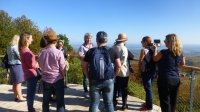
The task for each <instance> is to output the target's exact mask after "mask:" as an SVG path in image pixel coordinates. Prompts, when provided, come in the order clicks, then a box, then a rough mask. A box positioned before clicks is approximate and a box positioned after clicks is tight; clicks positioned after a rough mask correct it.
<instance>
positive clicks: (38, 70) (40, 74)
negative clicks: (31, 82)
mask: <svg viewBox="0 0 200 112" xmlns="http://www.w3.org/2000/svg"><path fill="white" fill-rule="evenodd" d="M36 72H37V77H38V80H40V79H41V78H42V74H43V73H42V70H41V69H40V68H36Z"/></svg>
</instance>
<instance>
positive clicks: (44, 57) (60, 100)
mask: <svg viewBox="0 0 200 112" xmlns="http://www.w3.org/2000/svg"><path fill="white" fill-rule="evenodd" d="M43 38H44V39H45V40H46V42H47V46H46V47H45V48H43V49H42V50H41V51H40V52H39V54H38V59H39V61H38V62H39V65H40V68H41V69H42V71H43V75H42V81H43V102H42V111H43V112H49V102H50V99H51V94H52V92H53V91H54V92H55V95H56V104H57V112H64V111H65V104H64V74H65V65H66V64H65V58H64V55H63V52H62V51H61V50H58V49H57V48H56V44H57V40H58V38H57V35H56V33H55V32H54V31H53V29H51V28H49V29H47V30H46V31H45V32H44V37H43Z"/></svg>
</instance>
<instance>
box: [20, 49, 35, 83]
mask: <svg viewBox="0 0 200 112" xmlns="http://www.w3.org/2000/svg"><path fill="white" fill-rule="evenodd" d="M20 58H21V63H22V68H23V71H24V79H25V80H27V79H29V78H31V77H34V76H37V73H36V71H35V69H36V61H35V55H34V54H33V52H32V51H31V50H30V49H29V48H22V49H21V50H20Z"/></svg>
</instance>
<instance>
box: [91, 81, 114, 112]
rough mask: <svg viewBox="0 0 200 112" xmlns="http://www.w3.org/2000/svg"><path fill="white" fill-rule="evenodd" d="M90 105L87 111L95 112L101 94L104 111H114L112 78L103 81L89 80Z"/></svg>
mask: <svg viewBox="0 0 200 112" xmlns="http://www.w3.org/2000/svg"><path fill="white" fill-rule="evenodd" d="M89 85H90V88H89V89H90V107H89V112H97V109H98V106H99V102H100V96H101V94H102V97H103V102H104V106H105V109H106V112H114V108H113V102H112V100H113V89H114V80H113V79H109V80H105V81H96V80H90V84H89Z"/></svg>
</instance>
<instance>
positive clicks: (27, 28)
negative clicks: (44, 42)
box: [14, 15, 42, 53]
mask: <svg viewBox="0 0 200 112" xmlns="http://www.w3.org/2000/svg"><path fill="white" fill-rule="evenodd" d="M14 23H15V27H16V29H17V32H18V33H19V34H21V33H23V32H29V33H31V34H32V36H33V43H32V44H31V46H30V48H31V49H32V50H33V51H34V52H35V53H37V52H38V51H39V43H40V39H41V37H42V32H41V31H40V30H39V28H38V26H37V25H35V24H34V23H33V22H32V21H31V20H30V19H28V18H26V16H25V15H22V16H21V17H18V18H16V19H15V20H14Z"/></svg>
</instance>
